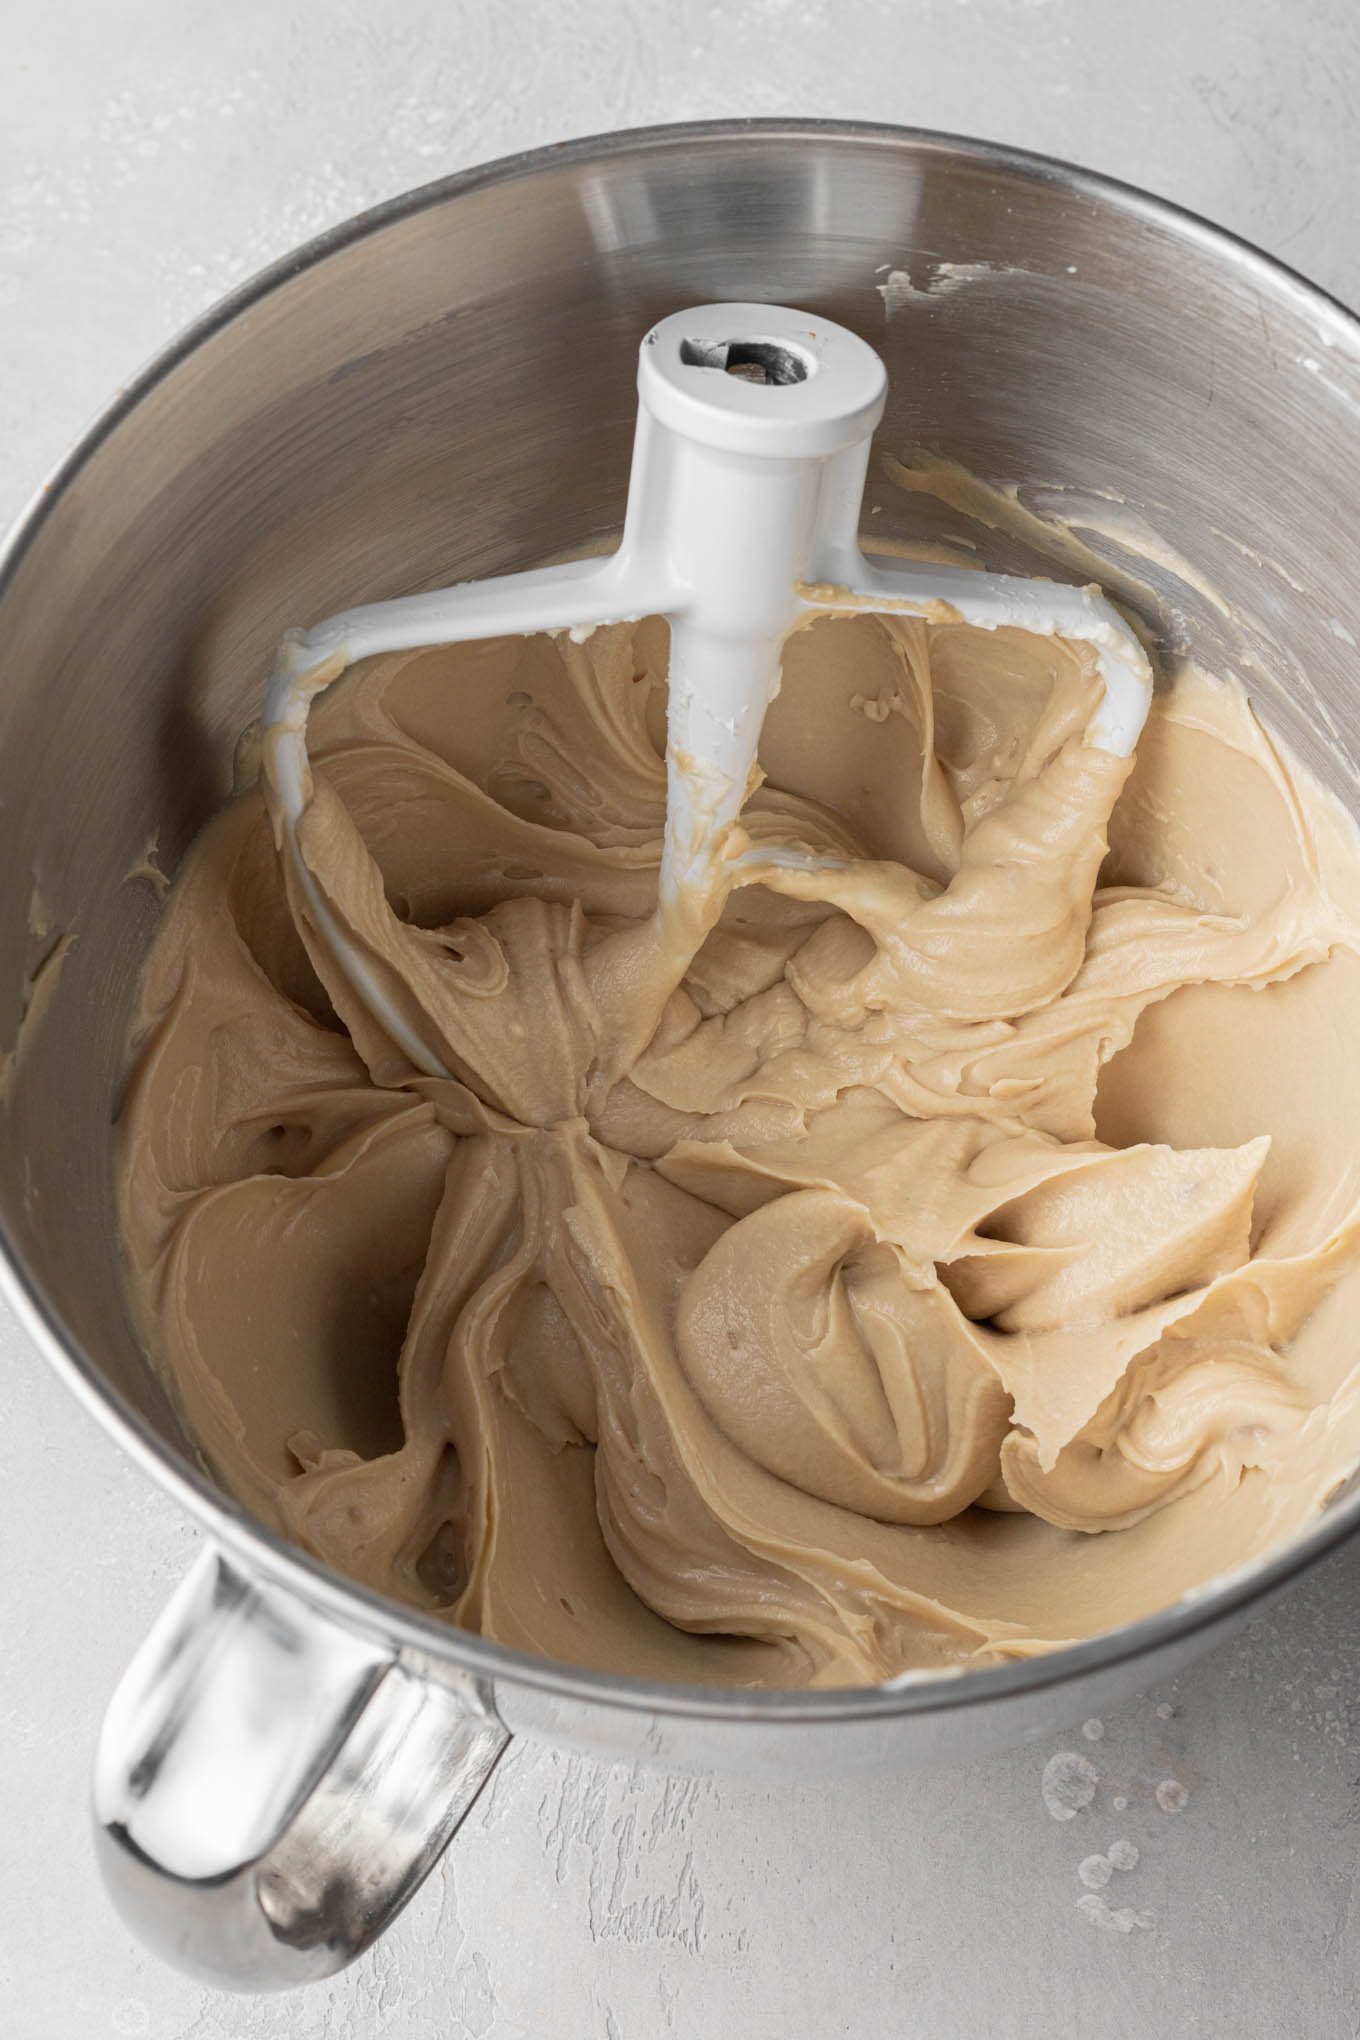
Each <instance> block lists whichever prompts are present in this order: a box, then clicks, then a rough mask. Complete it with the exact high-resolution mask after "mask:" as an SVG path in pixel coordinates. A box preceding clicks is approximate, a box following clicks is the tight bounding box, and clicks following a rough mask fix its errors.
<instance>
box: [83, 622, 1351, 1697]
mask: <svg viewBox="0 0 1360 2040" xmlns="http://www.w3.org/2000/svg"><path fill="white" fill-rule="evenodd" d="M665 657H666V636H665V628H664V625H661V624H659V623H656V622H652V623H645V624H642V625H640V626H618V627H614V628H611V629H607V630H601V631H598V632H596V633H595V634H594V636H592V637H591V638H590V639H589V640H588V641H587V642H586V643H585V644H583V645H574V644H572V643H571V642H570V641H569V640H568V639H566V638H563V639H560V640H550V639H546V638H538V639H530V640H520V639H514V640H509V639H507V640H500V641H497V642H495V643H491V644H486V645H479V646H470V647H462V648H456V649H444V650H433V651H423V652H419V653H414V654H403V655H401V656H399V657H395V658H388V659H384V660H379V661H373V662H370V663H369V664H368V665H367V666H365V667H362V668H359V669H356V671H355V672H354V673H353V674H351V675H349V676H348V677H347V678H346V679H345V680H344V681H343V682H341V683H340V684H339V685H338V686H337V687H336V688H334V689H333V690H332V692H331V694H330V695H329V696H327V697H326V698H325V699H324V700H323V701H322V703H321V704H320V705H319V707H318V709H317V710H316V712H315V714H314V716H313V721H312V734H311V744H312V754H313V759H314V762H315V764H316V791H315V798H314V801H313V803H312V806H311V807H310V809H309V811H308V813H307V816H306V817H305V821H304V825H303V843H304V851H305V854H306V857H307V860H308V863H309V865H310V867H311V868H312V870H313V871H314V872H315V873H316V874H317V876H318V878H319V879H320V882H321V883H322V885H323V887H324V889H325V890H326V891H327V893H328V894H329V896H330V899H331V901H332V902H333V904H334V905H335V907H336V909H337V911H339V912H340V913H342V914H343V916H344V917H345V919H346V921H347V922H348V924H349V925H350V926H351V927H352V928H353V929H354V930H356V931H357V932H358V933H359V934H360V935H361V937H362V939H363V940H364V941H365V943H366V944H367V946H368V948H369V950H370V953H371V954H372V956H373V957H374V959H375V967H376V968H379V969H381V970H382V971H383V972H384V973H385V975H386V978H387V981H388V983H389V984H390V985H392V986H400V987H401V990H402V997H403V1001H404V1005H405V1009H406V1010H407V1011H408V1012H409V1013H410V1014H411V1016H412V1018H413V1021H414V1023H415V1024H416V1025H417V1026H418V1027H419V1028H420V1030H421V1032H422V1033H423V1035H424V1036H425V1038H427V1039H428V1040H429V1041H430V1042H431V1044H432V1045H433V1046H434V1048H435V1049H436V1051H437V1054H438V1057H439V1060H440V1062H441V1063H442V1064H443V1066H444V1067H445V1068H446V1069H448V1070H449V1071H451V1072H452V1073H453V1075H452V1076H451V1077H450V1078H449V1079H448V1080H437V1079H432V1078H429V1077H425V1076H420V1075H418V1074H416V1073H415V1072H414V1071H413V1070H412V1069H411V1067H410V1065H409V1064H407V1063H406V1062H405V1061H404V1059H403V1057H402V1056H401V1054H400V1052H399V1051H397V1050H396V1049H395V1048H394V1047H393V1046H392V1044H391V1043H390V1042H389V1041H388V1040H387V1039H386V1038H385V1037H384V1036H383V1035H382V1034H381V1032H380V1031H379V1030H378V1028H377V1027H376V1026H375V1024H374V1023H373V1022H372V1021H371V1020H370V1019H368V1018H367V1017H366V1016H365V1015H364V1014H363V1013H362V1011H361V1010H359V1009H358V1008H357V1007H356V1006H355V1003H354V1000H353V997H352V995H350V994H349V993H348V992H347V990H346V988H345V986H344V983H343V981H342V980H341V979H339V978H338V977H337V975H336V973H335V972H334V970H333V969H332V968H331V966H330V965H329V963H328V961H327V959H326V956H325V954H324V952H323V951H322V950H321V949H320V948H319V946H318V945H317V944H316V942H315V940H314V939H313V937H312V935H311V933H310V931H309V929H308V927H307V924H306V920H305V916H304V915H303V914H302V912H301V910H300V907H299V909H298V911H297V912H296V913H295V912H294V911H293V910H292V909H290V905H289V901H288V899H287V897H286V894H285V888H284V883H283V880H282V879H281V876H280V868H279V863H278V859H277V857H276V853H275V847H274V841H273V836H272V831H271V824H270V819H269V816H268V813H267V810H266V806H265V802H264V799H263V797H262V795H261V793H260V791H259V789H258V788H257V787H256V786H254V785H250V784H247V785H246V786H245V789H244V790H243V791H242V792H241V794H240V796H239V798H238V799H237V800H236V801H235V803H234V804H233V805H232V806H231V807H229V808H228V809H227V810H226V811H225V812H224V813H223V814H221V815H220V816H219V817H218V818H217V820H216V821H215V822H214V823H213V824H212V825H211V827H210V828H209V829H208V830H207V831H206V833H205V834H204V836H203V837H202V838H201V839H200V841H199V843H198V845H197V846H196V848H195V850H194V852H193V853H192V855H191V857H190V858H189V860H188V863H187V865H186V867H185V869H184V871H183V872H182V874H181V876H180V878H179V880H178V882H177V884H176V886H175V889H174V892H173V894H172V896H171V899H170V902H169V905H168V909H167V911H166V914H165V918H164V921H163V923H162V926H161V928H160V930H159V933H158V936H157V939H156V942H155V945H154V949H153V952H152V954H151V957H150V962H149V967H148V970H147V973H146V977H145V982H144V990H143V998H142V1005H141V1010H140V1014H139V1017H138V1022H137V1033H136V1042H135V1046H136V1068H135V1072H134V1077H133V1081H132V1086H131V1089H130V1092H129V1094H128V1098H127V1102H126V1106H125V1110H124V1114H123V1121H122V1131H121V1149H120V1196H121V1210H122V1219H123V1225H124V1229H125V1234H126V1241H127V1247H128V1252H129V1256H130V1262H131V1268H132V1278H133V1290H134V1297H135V1302H136V1307H137V1310H138V1313H139V1317H140V1321H141V1323H142V1325H143V1328H144V1332H145V1336H146V1339H147V1341H148V1343H149V1346H150V1348H151V1350H152V1352H153V1354H154V1356H155V1357H156V1359H157V1361H158V1362H159V1364H160V1366H161V1367H162V1368H163V1369H164V1371H165V1372H166V1374H167V1375H168V1377H169V1378H170V1379H171V1381H172V1382H173V1385H174V1388H175V1391H176V1394H177V1396H178V1400H179V1403H180V1406H181V1408H182V1410H183V1412H184V1416H185V1419H186V1422H187V1425H188V1427H189V1429H190V1430H191V1432H192V1434H193V1435H194V1436H195V1437H196V1438H197V1439H198V1441H199V1442H200V1444H201V1447H202V1449H203V1452H204V1454H205V1455H206V1458H207V1459H208V1461H209V1462H210V1464H211V1465H212V1467H213V1468H214V1470H215V1471H216V1473H217V1475H218V1476H219V1478H220V1479H221V1480H222V1481H223V1483H224V1484H225V1485H226V1486H227V1487H228V1488H229V1489H230V1490H231V1491H232V1492H233V1493H234V1494H235V1495H236V1496H237V1497H239V1498H240V1500H241V1501H242V1502H243V1503H244V1504H246V1506H248V1507H249V1508H250V1509H251V1510H253V1511H254V1512H255V1513H256V1514H257V1515H258V1516H260V1517H262V1518H263V1519H264V1520H265V1521H267V1522H268V1523H271V1524H273V1525H275V1526H277V1527H279V1528H280V1529H282V1530H283V1531H285V1532H286V1533H287V1534H288V1535H290V1536H291V1537H293V1538H295V1539H297V1540H298V1541H299V1542H300V1543H302V1544H304V1545H305V1546H306V1547H307V1548H308V1549H309V1550H311V1551H313V1552H315V1553H318V1554H320V1555H321V1556H322V1557H323V1558H325V1559H326V1560H328V1561H329V1562H330V1563H331V1564H333V1565H335V1566H336V1567H338V1568H339V1569H340V1570H341V1571H343V1572H346V1573H349V1574H351V1575H353V1576H354V1577H355V1578H357V1579H359V1580H362V1581H365V1582H367V1583H368V1584H370V1585H371V1586H373V1587H376V1588H378V1589H380V1590H382V1591H383V1592H385V1593H388V1594H391V1595H395V1596H397V1597H398V1598H400V1599H401V1600H403V1601H406V1602H409V1603H412V1604H413V1605H415V1606H417V1607H419V1608H422V1609H426V1610H429V1611H432V1612H433V1613H436V1614H438V1615H441V1616H443V1617H445V1618H447V1619H448V1620H449V1621H451V1622H454V1623H458V1624H461V1625H463V1626H465V1627H468V1628H471V1629H475V1630H478V1631H480V1632H482V1633H483V1634H484V1635H487V1636H493V1637H497V1638H500V1639H502V1640H503V1641H505V1642H507V1643H510V1644H513V1645H516V1646H519V1647H522V1648H525V1649H529V1650H533V1651H538V1652H543V1653H546V1654H548V1655H549V1656H551V1657H556V1658H562V1659H567V1660H571V1661H573V1662H575V1663H578V1664H589V1665H598V1666H606V1667H610V1668H615V1669H620V1670H625V1671H628V1672H635V1673H640V1674H648V1675H657V1676H662V1677H671V1678H675V1679H680V1680H685V1681H691V1682H693V1681H713V1682H722V1683H727V1684H731V1683H737V1684H762V1685H776V1686H778V1685H822V1686H826V1685H836V1684H846V1683H854V1682H860V1681H868V1680H878V1679H883V1678H888V1677H891V1676H893V1675H894V1674H898V1673H901V1672H903V1671H905V1670H910V1669H929V1668H940V1667H953V1666H958V1665H962V1664H973V1663H986V1662H994V1661H995V1660H997V1659H998V1658H1006V1657H1016V1656H1025V1655H1028V1654H1031V1653H1034V1652H1038V1651H1045V1650H1050V1649H1052V1648H1053V1647H1054V1646H1056V1645H1058V1644H1061V1643H1063V1642H1065V1641H1068V1640H1070V1639H1073V1638H1077V1637H1083V1636H1088V1635H1090V1634H1092V1633H1093V1632H1095V1631H1098V1630H1103V1629H1107V1628H1109V1627H1111V1626H1113V1625H1115V1624H1118V1623H1121V1622H1125V1621H1127V1620H1130V1619H1132V1618H1134V1617H1136V1616H1139V1615H1142V1614H1145V1613H1147V1612H1149V1611H1150V1610H1152V1609H1155V1608H1157V1607H1159V1606H1163V1605H1165V1604H1166V1603H1168V1602H1170V1601H1172V1600H1174V1599H1175V1598H1177V1597H1178V1596H1179V1595H1180V1594H1182V1593H1183V1592H1185V1591H1186V1590H1187V1589H1189V1588H1191V1587H1193V1586H1194V1585H1196V1584H1197V1583H1200V1582H1203V1581H1205V1580H1207V1579H1209V1578H1211V1577H1212V1576H1213V1575H1215V1574H1216V1573H1219V1572H1221V1571H1222V1570H1223V1569H1225V1568H1226V1567H1230V1566H1233V1565H1236V1564H1238V1563H1241V1562H1243V1561H1245V1560H1247V1559H1249V1558H1250V1557H1252V1556H1253V1555H1254V1554H1257V1553H1259V1552H1261V1551H1262V1550H1264V1549H1266V1548H1267V1547H1268V1546H1270V1545H1271V1544H1273V1543H1274V1542H1275V1541H1277V1540H1278V1539H1279V1538H1280V1537H1281V1536H1283V1535H1285V1534H1287V1533H1288V1532H1289V1531H1291V1530H1293V1529H1295V1528H1297V1527H1298V1526H1300V1525H1302V1524H1303V1523H1305V1522H1306V1521H1307V1520H1308V1519H1309V1518H1310V1517H1311V1516H1312V1515H1314V1514H1315V1512H1316V1511H1317V1510H1318V1509H1319V1508H1320V1507H1321V1505H1322V1503H1323V1501H1324V1500H1325V1498H1326V1497H1327V1495H1328V1494H1329V1493H1330V1492H1331V1491H1332V1490H1333V1489H1334V1488H1335V1487H1336V1486H1337V1485H1338V1483H1339V1482H1340V1481H1341V1480H1342V1478H1343V1477H1344V1476H1345V1474H1346V1473H1347V1472H1348V1471H1349V1469H1350V1467H1351V1466H1352V1464H1353V1463H1354V1461H1355V1460H1356V1458H1357V1455H1360V1372H1358V1371H1357V1360H1358V1359H1360V1286H1358V1279H1357V1274H1356V1265H1357V1248H1358V1246H1360V1085H1357V1084H1356V1082H1355V1073H1354V1058H1355V1044H1356V1042H1357V1040H1360V935H1358V932H1357V927H1356V923H1355V920H1354V918H1353V913H1354V910H1355V907H1356V903H1357V902H1360V841H1358V840H1357V837H1356V835H1355V834H1354V832H1353V830H1352V827H1351V825H1350V823H1349V822H1348V821H1347V820H1346V819H1345V817H1344V816H1343V815H1342V813H1341V811H1340V810H1339V809H1338V808H1335V807H1334V806H1333V804H1332V802H1331V800H1330V798H1329V797H1328V796H1325V795H1324V794H1323V793H1322V792H1321V790H1320V789H1319V788H1318V787H1316V786H1315V785H1314V784H1313V783H1312V782H1311V781H1310V780H1309V779H1308V778H1307V776H1306V775H1305V774H1304V773H1303V772H1302V771H1301V770H1300V769H1299V768H1298V767H1296V766H1295V765H1293V764H1291V762H1290V761H1289V759H1287V758H1285V757H1282V756H1281V754H1280V752H1279V750H1278V748H1277V747H1276V746H1275V745H1274V744H1273V743H1272V741H1271V739H1270V737H1269V736H1268V735H1267V734H1266V732H1265V731H1264V729H1263V728H1262V727H1261V726H1260V724H1259V723H1258V722H1257V720H1256V718H1255V716H1254V715H1253V712H1252V710H1251V708H1250V707H1249V705H1248V702H1247V700H1246V697H1245V696H1244V695H1243V693H1242V692H1241V691H1240V690H1239V689H1237V688H1236V686H1234V685H1230V684H1227V683H1221V682H1218V681H1215V680H1213V679H1210V678H1208V677H1205V676H1202V675H1199V674H1197V673H1195V672H1194V671H1184V672H1181V673H1178V675H1177V676H1176V677H1175V679H1174V681H1173V682H1171V683H1170V684H1169V685H1164V686H1163V688H1162V689H1161V690H1160V691H1159V693H1158V696H1157V698H1156V701H1155V704H1154V707H1153V710H1152V714H1151V717H1150V720H1149V722H1148V725H1147V728H1146V730H1145V732H1144V735H1143V737H1142V739H1141V742H1140V744H1139V748H1138V753H1137V758H1136V761H1135V762H1134V764H1133V766H1132V769H1131V770H1130V768H1129V766H1128V764H1127V763H1125V762H1123V761H1118V760H1114V759H1111V758H1110V757H1108V756H1107V755H1106V754H1104V753H1103V752H1100V751H1097V750H1095V749H1093V748H1092V747H1091V746H1089V745H1088V744H1087V743H1086V742H1085V741H1084V731H1085V727H1086V724H1087V722H1088V719H1089V717H1090V715H1091V712H1092V708H1093V706H1094V703H1095V701H1096V699H1097V698H1098V688H1099V682H1098V680H1097V679H1096V678H1095V676H1094V672H1093V669H1092V665H1091V662H1090V656H1089V654H1087V653H1086V652H1084V651H1082V650H1080V649H1078V648H1075V647H1072V646H1068V645H1065V644H1063V643H1060V642H1055V641H1051V640H1048V639H1042V638H1035V637H1031V636H1029V635H1026V634H1024V633H1021V632H1017V631H1009V630H1005V631H998V632H996V633H994V634H987V633H984V632H979V631H973V630H969V629H966V628H963V627H961V626H957V625H950V624H938V625H928V624H926V623H924V622H919V621H914V620H905V619H903V620H895V619H894V620H885V619H870V618H854V619H844V618H841V619H830V618H828V619H824V620H821V621H819V622H817V623H815V624H814V625H812V626H811V627H810V628H808V629H806V630H804V631H802V632H801V633H799V634H798V635H797V636H796V637H795V638H794V639H793V640H792V641H791V642H790V645H789V647H788V652H787V658H786V669H785V683H784V688H783V691H782V693H781V695H780V697H779V699H778V700H777V702H776V703H775V705H774V707H773V709H772V710H771V713H770V716H769V719H768V722H767V725H766V731H765V738H764V742H763V746H762V753H761V759H762V767H763V771H764V775H765V777H764V783H763V784H762V785H761V786H760V787H759V788H757V789H756V790H754V791H753V793H752V796H751V798H750V800H749V803H748V807H747V811H746V815H745V818H744V826H745V834H746V840H748V841H749V842H750V843H752V844H754V845H755V846H756V847H757V849H758V850H770V851H774V852H777V846H778V845H779V844H780V843H788V842H790V841H792V842H796V843H797V844H799V845H801V846H802V847H803V848H804V849H811V850H812V851H814V852H816V853H819V854H820V855H821V856H822V857H823V858H824V860H825V862H824V864H823V865H822V866H821V867H820V868H818V869H817V870H816V871H815V872H813V873H809V872H807V871H806V870H803V871H795V870H789V869H785V868H782V867H781V866H780V865H779V864H778V863H777V862H776V861H774V858H773V857H772V858H771V861H769V862H768V863H766V864H760V863H757V865H756V866H755V867H754V869H753V870H752V869H747V870H745V871H744V872H743V878H744V880H746V881H749V882H743V883H742V884H741V885H740V886H739V887H736V888H734V889H733V891H732V893H731V895H730V898H729V899H728V901H727V905H726V908H725V910H724V912H723V916H722V919H721V921H720V923H719V925H718V926H717V927H716V929H715V930H714V931H713V932H712V933H711V934H709V935H708V937H707V939H706V940H703V942H702V946H700V947H699V948H698V951H697V954H694V955H693V956H692V957H691V958H690V959H689V960H688V964H687V968H686V969H685V973H684V978H683V982H682V983H681V984H680V985H679V988H678V989H676V990H674V991H673V992H672V993H671V994H670V996H669V998H668V999H667V1000H666V1001H665V1003H664V1007H663V1009H662V1010H661V1011H660V1019H659V1024H656V1025H655V1027H654V1029H653V1021H654V1019H655V1014H654V1013H652V1014H649V1013H648V1008H647V1000H648V996H649V993H648V987H649V985H651V986H652V987H653V988H654V985H655V971H654V965H655V955H654V953H653V949H654V941H653V937H654V924H653V921H652V914H653V909H654V906H655V901H656V880H657V870H658V863H659V853H660V839H661V833H662V825H663V821H664V814H665V775H664V767H663V763H662V756H661V750H662V744H663V739H664V715H665ZM243 776H244V777H245V778H246V779H247V780H248V779H249V776H250V775H249V769H248V768H247V769H246V771H245V773H244V774H243ZM734 847H744V845H743V844H742V843H740V842H739V843H738V844H737V845H735V846H734ZM649 943H650V944H653V948H652V949H649ZM681 961H682V962H683V961H684V959H683V958H682V959H681ZM649 972H651V973H652V974H651V976H650V977H649ZM640 1014H641V1015H643V1016H644V1018H643V1019H642V1020H641V1021H640V1020H639V1015H640Z"/></svg>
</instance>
